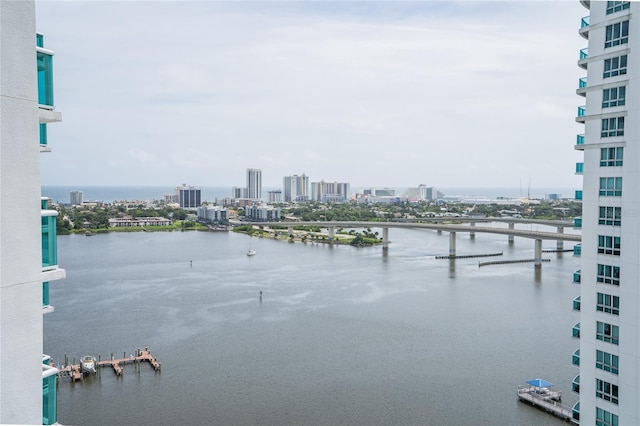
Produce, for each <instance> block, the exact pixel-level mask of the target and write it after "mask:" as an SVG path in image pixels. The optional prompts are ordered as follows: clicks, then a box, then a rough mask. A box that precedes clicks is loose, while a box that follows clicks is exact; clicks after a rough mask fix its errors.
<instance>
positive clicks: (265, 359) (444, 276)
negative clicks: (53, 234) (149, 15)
mask: <svg viewBox="0 0 640 426" xmlns="http://www.w3.org/2000/svg"><path fill="white" fill-rule="evenodd" d="M390 239H391V241H392V242H391V244H390V249H389V252H388V254H384V253H383V252H382V250H381V248H380V247H373V248H353V247H349V246H334V247H330V246H328V245H321V244H306V245H303V244H301V243H295V244H291V243H286V242H282V241H274V240H270V239H261V238H250V237H247V236H245V235H241V234H234V233H224V232H218V233H215V232H195V231H193V232H171V233H163V232H154V233H112V234H105V235H96V236H93V237H85V236H78V235H70V236H61V237H59V238H58V251H59V263H60V266H61V267H63V268H65V269H66V270H67V278H66V279H65V280H63V281H55V282H52V284H51V303H52V304H53V305H54V306H55V312H53V313H51V314H48V315H45V317H44V323H45V342H44V351H45V353H47V354H50V355H52V356H53V357H54V360H56V361H58V362H61V361H62V360H63V359H64V354H68V356H69V357H71V358H73V357H75V358H76V359H79V358H80V357H81V356H83V355H86V354H94V355H96V356H97V355H98V354H101V356H102V359H105V358H107V357H109V356H110V354H111V353H114V355H115V356H116V357H118V356H122V355H123V353H127V354H130V353H133V352H134V351H135V349H136V348H144V347H149V349H151V351H152V353H153V354H154V355H156V357H157V358H158V360H159V361H160V362H161V363H162V371H161V372H159V373H156V372H154V371H153V369H152V368H151V367H150V366H149V365H147V364H142V365H141V368H140V369H139V370H136V369H135V368H134V367H133V366H127V367H125V371H124V376H123V377H116V376H115V375H114V373H113V371H111V370H110V369H104V370H103V371H102V372H101V375H100V377H89V378H87V379H85V381H84V382H78V383H71V382H69V381H68V379H60V380H59V383H58V386H59V388H58V420H59V422H60V423H61V424H136V425H140V424H149V425H163V424H166V425H175V424H224V425H231V424H238V425H244V424H266V425H285V424H293V425H300V424H313V425H349V424H351V425H378V424H379V425H389V424H402V425H413V424H415V425H498V424H504V425H506V424H510V425H512V424H557V425H560V424H563V422H562V421H560V420H558V419H556V418H554V417H552V416H551V415H549V414H546V413H544V412H542V411H539V410H537V409H535V408H532V407H530V406H527V405H525V404H522V403H519V402H517V398H516V388H517V385H518V384H522V383H524V382H525V381H526V380H528V379H532V378H537V377H543V378H545V379H547V380H549V381H551V382H553V383H555V384H556V385H557V388H559V389H562V390H564V392H565V398H564V400H563V402H564V403H565V404H567V405H569V406H572V405H573V403H574V402H575V401H576V400H577V397H576V396H575V395H572V394H571V393H570V389H571V381H572V379H573V377H574V376H575V375H577V374H578V369H577V368H575V367H572V366H571V354H572V353H573V351H574V350H575V349H576V348H577V347H578V346H579V342H578V340H575V339H572V338H571V328H572V326H573V325H574V324H575V323H576V322H577V321H578V314H577V313H575V312H572V310H571V302H572V300H573V298H574V297H575V296H577V295H578V294H579V289H578V288H577V286H576V285H574V284H571V278H572V272H573V271H574V270H575V269H578V268H579V260H578V259H577V258H575V257H573V256H572V255H571V254H570V253H565V254H564V255H556V254H548V255H547V256H545V257H550V258H551V259H552V261H551V262H550V263H544V264H543V268H542V271H541V272H540V273H538V272H536V271H535V270H534V268H533V265H532V264H514V265H500V266H489V267H482V268H479V267H478V260H479V259H463V260H457V261H455V262H450V261H448V260H444V261H443V260H436V259H435V258H434V256H435V255H439V254H446V253H447V252H448V241H449V236H448V234H447V233H442V234H438V233H437V232H435V231H426V230H396V229H391V230H390ZM506 240H507V237H506V236H499V235H489V234H479V235H477V236H476V238H475V239H470V238H469V236H468V235H466V236H465V235H463V234H462V233H458V244H457V251H458V254H460V255H462V254H474V253H494V252H500V251H504V256H503V258H506V259H524V258H533V251H534V242H533V240H526V239H519V238H516V241H515V243H514V244H512V245H509V244H508V243H507V241H506ZM565 244H567V243H565ZM250 246H251V247H252V248H253V249H255V250H256V251H257V255H256V256H253V257H248V256H246V255H245V253H246V251H247V249H248V248H249V247H250ZM554 247H555V242H546V243H545V244H544V248H554ZM496 259H497V258H491V259H490V260H496ZM191 262H192V263H191ZM260 292H262V295H263V296H262V300H260V297H259V294H260Z"/></svg>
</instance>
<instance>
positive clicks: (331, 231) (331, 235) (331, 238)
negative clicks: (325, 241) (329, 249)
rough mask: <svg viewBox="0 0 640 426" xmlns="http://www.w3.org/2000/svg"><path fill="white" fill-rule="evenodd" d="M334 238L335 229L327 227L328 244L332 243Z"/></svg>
mask: <svg viewBox="0 0 640 426" xmlns="http://www.w3.org/2000/svg"><path fill="white" fill-rule="evenodd" d="M335 236H336V228H335V227H334V226H330V227H329V242H330V243H333V240H334V238H335Z"/></svg>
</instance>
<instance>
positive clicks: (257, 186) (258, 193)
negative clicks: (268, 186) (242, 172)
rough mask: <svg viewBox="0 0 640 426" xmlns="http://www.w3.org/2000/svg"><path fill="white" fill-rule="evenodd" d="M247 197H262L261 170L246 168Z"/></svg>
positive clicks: (257, 198)
mask: <svg viewBox="0 0 640 426" xmlns="http://www.w3.org/2000/svg"><path fill="white" fill-rule="evenodd" d="M247 198H250V199H252V200H260V199H262V170H260V169H247Z"/></svg>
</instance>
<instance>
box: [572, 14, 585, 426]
mask: <svg viewBox="0 0 640 426" xmlns="http://www.w3.org/2000/svg"><path fill="white" fill-rule="evenodd" d="M580 3H582V2H580ZM571 418H572V419H573V420H575V421H576V422H578V424H580V401H578V402H576V403H575V405H574V406H573V410H571Z"/></svg>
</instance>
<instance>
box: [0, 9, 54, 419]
mask: <svg viewBox="0 0 640 426" xmlns="http://www.w3.org/2000/svg"><path fill="white" fill-rule="evenodd" d="M0 40H2V43H0V64H1V65H2V72H1V73H0V146H2V149H0V234H1V235H2V238H0V424H15V423H18V424H54V423H56V422H57V418H56V417H57V413H56V409H57V408H56V394H57V393H56V379H57V377H56V376H57V372H58V370H57V369H56V368H54V367H52V366H50V365H49V364H50V357H48V356H44V355H43V315H44V314H46V313H47V312H51V311H53V307H52V306H51V305H50V303H49V283H50V282H51V281H54V280H59V279H61V278H64V276H65V271H64V270H63V269H60V268H58V259H57V245H56V216H57V212H56V211H54V210H49V208H48V199H47V198H42V197H41V196H40V158H39V155H40V152H48V151H50V148H49V145H48V144H47V123H53V122H56V121H61V119H62V117H61V114H60V113H59V112H56V111H55V110H54V104H53V68H52V61H53V52H52V51H50V50H48V49H45V48H44V37H43V36H42V35H40V34H38V35H36V18H35V2H34V1H0ZM38 124H39V125H38Z"/></svg>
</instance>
